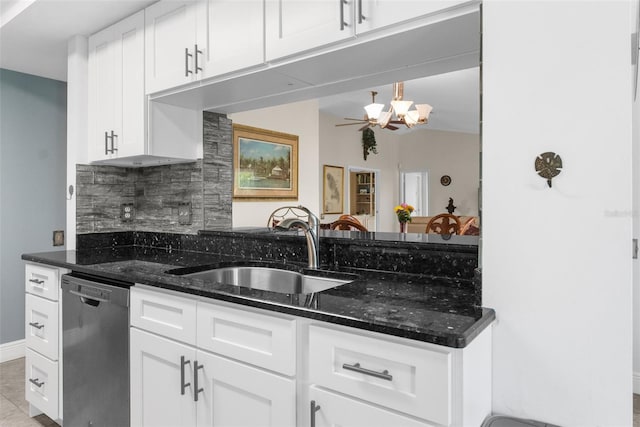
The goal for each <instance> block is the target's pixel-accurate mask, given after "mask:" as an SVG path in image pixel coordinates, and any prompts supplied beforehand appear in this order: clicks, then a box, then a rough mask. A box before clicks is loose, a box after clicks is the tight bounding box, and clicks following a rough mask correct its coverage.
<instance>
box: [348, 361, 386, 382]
mask: <svg viewBox="0 0 640 427" xmlns="http://www.w3.org/2000/svg"><path fill="white" fill-rule="evenodd" d="M342 369H346V370H347V371H354V372H359V373H361V374H365V375H371V376H372V377H376V378H381V379H383V380H387V381H392V380H393V376H392V375H391V374H389V371H388V370H386V369H385V370H384V371H382V372H378V371H372V370H371V369H366V368H363V367H361V366H360V364H359V363H354V364H353V365H349V364H347V363H343V364H342Z"/></svg>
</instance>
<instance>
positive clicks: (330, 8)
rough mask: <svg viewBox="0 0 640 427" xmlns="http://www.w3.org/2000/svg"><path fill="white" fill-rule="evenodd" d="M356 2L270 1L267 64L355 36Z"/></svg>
mask: <svg viewBox="0 0 640 427" xmlns="http://www.w3.org/2000/svg"><path fill="white" fill-rule="evenodd" d="M353 3H354V0H343V1H342V2H340V1H339V0H336V1H326V0H266V4H265V23H266V32H265V34H266V40H265V45H266V52H265V54H266V59H267V61H270V60H273V59H276V58H281V57H283V56H287V55H292V54H294V53H298V52H302V51H305V50H309V49H313V48H315V47H318V46H323V45H327V44H330V43H335V42H337V41H341V40H345V39H348V38H351V37H353V36H354V35H355V28H354V21H353Z"/></svg>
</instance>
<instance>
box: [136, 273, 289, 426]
mask: <svg viewBox="0 0 640 427" xmlns="http://www.w3.org/2000/svg"><path fill="white" fill-rule="evenodd" d="M172 306H173V307H174V308H173V309H170V308H171V307H172ZM131 307H132V311H131V325H132V327H131V331H130V352H131V355H130V360H131V425H132V426H148V427H156V426H175V427H178V426H216V427H223V426H225V427H226V426H234V425H235V426H243V427H253V426H255V427H259V426H260V427H264V426H273V427H286V426H290V427H294V426H295V425H296V380H295V377H294V376H287V375H282V374H280V373H277V372H272V371H271V370H270V367H271V365H273V366H276V367H279V366H283V365H284V363H283V362H282V361H278V360H277V359H278V358H283V359H284V361H285V362H289V361H291V360H295V321H293V325H292V324H291V322H292V319H286V318H282V317H280V316H271V317H273V319H269V316H268V314H266V313H265V314H262V313H256V312H255V311H251V310H243V309H237V308H233V307H230V306H229V305H226V304H217V303H210V302H204V301H198V300H197V298H195V297H193V298H190V297H189V296H186V297H185V296H182V295H177V294H175V293H171V292H163V291H154V290H149V289H148V288H144V287H141V286H136V287H133V288H132V289H131ZM217 309H218V310H217ZM196 312H197V317H196V316H195V314H196ZM192 313H193V314H192ZM243 314H244V315H246V317H247V322H246V326H245V327H244V329H243V328H242V325H241V319H242V315H243ZM256 316H257V317H256ZM196 318H197V319H198V320H197V321H196ZM256 319H261V320H262V321H263V323H262V324H256V323H255V320H256ZM163 325H164V326H163ZM165 327H166V330H165ZM291 327H293V333H291V332H287V329H288V328H291ZM140 328H142V329H144V330H142V329H140ZM276 329H277V330H276ZM195 330H198V336H199V337H215V340H214V341H213V343H214V344H211V345H208V344H206V342H209V341H210V340H209V339H207V341H203V343H204V345H206V346H208V347H211V348H214V350H213V351H205V350H208V349H203V348H201V345H200V343H199V342H198V343H197V342H196V337H195V335H194V334H193V333H192V331H195ZM169 331H171V332H169ZM229 331H235V340H234V338H233V336H228V335H225V334H227V333H228V332H229ZM243 332H244V333H243ZM274 332H275V334H274ZM165 333H166V334H167V335H170V337H167V336H163V335H165ZM283 334H284V336H288V337H290V335H292V337H290V338H292V339H293V345H289V346H287V348H288V351H282V349H278V351H275V352H274V353H275V354H276V356H275V358H274V357H273V355H271V356H269V355H267V354H266V353H265V361H267V360H268V362H266V365H268V366H261V361H260V359H259V358H256V357H255V356H254V355H253V354H254V353H255V351H257V350H256V349H254V348H251V346H250V345H246V344H247V340H248V339H250V338H249V337H253V338H254V341H255V338H257V337H258V336H263V339H261V340H258V341H257V342H260V345H261V346H263V345H266V346H267V347H270V346H271V345H270V344H269V343H270V339H269V337H270V336H274V335H275V336H276V337H278V336H281V335H283ZM177 340H179V341H177ZM200 341H202V338H201V339H200ZM223 341H226V344H225V343H223ZM280 342H282V341H281V340H280V339H276V341H275V344H276V345H278V344H279V343H280ZM223 344H224V345H223ZM218 346H219V347H220V348H219V350H218ZM257 348H258V349H259V348H263V347H257ZM274 350H275V349H274ZM214 351H216V352H217V351H219V354H214ZM288 353H292V354H288ZM229 355H237V357H238V359H239V360H236V359H235V358H232V357H233V356H232V357H229ZM245 358H247V359H249V360H250V361H251V362H253V363H254V364H255V365H254V364H247V363H245V362H244V360H243V359H245ZM294 366H295V365H294ZM292 373H293V374H295V369H294V370H293V371H292Z"/></svg>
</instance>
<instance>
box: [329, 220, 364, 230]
mask: <svg viewBox="0 0 640 427" xmlns="http://www.w3.org/2000/svg"><path fill="white" fill-rule="evenodd" d="M330 228H331V230H357V231H369V230H367V227H365V226H364V225H362V224H361V223H360V222H359V221H357V220H356V221H352V220H350V219H338V220H336V221H334V222H332V223H331V227H330Z"/></svg>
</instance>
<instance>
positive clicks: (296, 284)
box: [184, 266, 352, 294]
mask: <svg viewBox="0 0 640 427" xmlns="http://www.w3.org/2000/svg"><path fill="white" fill-rule="evenodd" d="M184 276H185V277H193V278H197V279H201V280H204V281H206V282H216V283H222V284H225V285H233V286H241V287H244V288H251V289H259V290H262V291H271V292H278V293H281V294H311V293H315V292H321V291H324V290H327V289H331V288H335V287H336V286H340V285H344V284H345V283H349V282H351V281H352V280H343V279H336V278H328V277H320V276H311V275H305V274H302V273H299V272H296V271H289V270H280V269H276V268H268V267H248V266H235V267H223V268H216V269H213V270H206V271H200V272H197V273H191V274H185V275H184Z"/></svg>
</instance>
